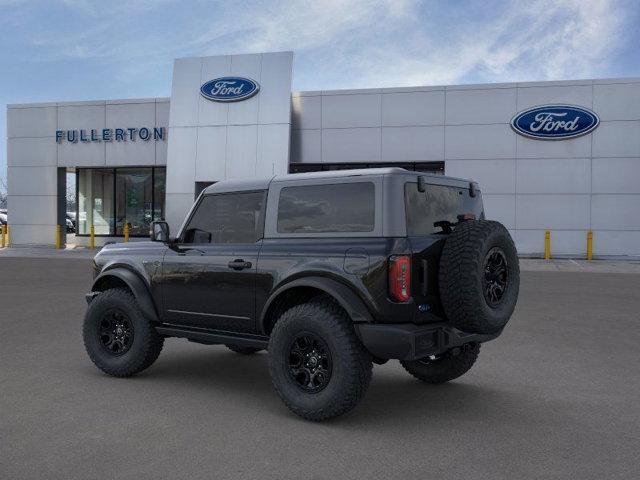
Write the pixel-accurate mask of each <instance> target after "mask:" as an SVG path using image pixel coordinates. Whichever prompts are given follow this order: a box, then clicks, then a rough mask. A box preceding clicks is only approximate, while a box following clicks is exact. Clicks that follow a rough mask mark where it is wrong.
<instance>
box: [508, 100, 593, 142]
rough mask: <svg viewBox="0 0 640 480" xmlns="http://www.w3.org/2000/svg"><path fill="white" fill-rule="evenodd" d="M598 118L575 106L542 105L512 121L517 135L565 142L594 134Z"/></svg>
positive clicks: (589, 111)
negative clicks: (567, 139)
mask: <svg viewBox="0 0 640 480" xmlns="http://www.w3.org/2000/svg"><path fill="white" fill-rule="evenodd" d="M599 123H600V119H599V118H598V116H597V115H596V114H595V113H594V112H592V111H591V110H588V109H586V108H584V107H578V106H575V105H542V106H539V107H533V108H530V109H528V110H524V111H523V112H520V113H518V114H517V115H516V116H515V117H513V118H512V119H511V128H513V129H514V130H515V131H516V133H519V134H520V135H524V136H525V137H529V138H533V139H537V140H564V139H566V138H574V137H579V136H580V135H586V134H587V133H589V132H592V131H593V130H594V129H595V128H596V127H597V126H598V124H599Z"/></svg>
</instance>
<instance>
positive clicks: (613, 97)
mask: <svg viewBox="0 0 640 480" xmlns="http://www.w3.org/2000/svg"><path fill="white" fill-rule="evenodd" d="M593 109H594V111H596V112H597V113H598V116H599V117H600V119H601V120H603V121H606V120H640V82H638V83H626V84H624V83H621V84H613V85H594V86H593Z"/></svg>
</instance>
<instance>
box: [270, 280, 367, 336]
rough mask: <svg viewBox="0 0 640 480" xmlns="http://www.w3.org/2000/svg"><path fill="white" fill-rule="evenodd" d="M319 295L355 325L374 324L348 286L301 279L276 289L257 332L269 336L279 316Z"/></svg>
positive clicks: (358, 298)
mask: <svg viewBox="0 0 640 480" xmlns="http://www.w3.org/2000/svg"><path fill="white" fill-rule="evenodd" d="M319 295H327V296H329V297H331V298H332V299H333V300H334V301H335V302H336V303H338V304H339V305H340V306H341V307H342V308H343V309H344V310H345V311H346V312H347V314H348V315H349V317H350V318H351V320H352V321H353V322H354V323H363V322H373V317H372V316H371V313H370V312H369V310H368V309H367V307H366V305H365V303H364V302H363V301H362V300H361V299H360V297H358V295H357V294H356V293H355V292H354V291H353V290H352V289H351V288H349V287H348V286H346V285H344V284H342V283H340V282H338V281H336V280H333V279H330V278H326V277H303V278H298V279H296V280H293V281H291V282H288V283H286V284H284V285H282V286H280V287H278V288H277V289H276V290H275V291H274V292H273V293H272V294H271V296H270V297H269V299H268V300H267V302H266V303H265V305H264V307H263V309H262V312H261V314H260V318H259V322H260V323H259V330H260V332H261V333H263V334H265V335H270V334H271V330H272V329H273V326H274V325H275V323H276V321H277V319H278V317H279V316H280V314H281V313H283V312H284V311H285V310H287V309H289V308H291V307H292V306H294V305H299V304H301V303H304V302H306V301H308V300H310V299H311V298H313V297H316V296H319Z"/></svg>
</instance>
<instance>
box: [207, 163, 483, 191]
mask: <svg viewBox="0 0 640 480" xmlns="http://www.w3.org/2000/svg"><path fill="white" fill-rule="evenodd" d="M392 175H393V176H396V175H399V176H412V177H417V176H423V177H428V178H429V179H430V180H432V181H433V182H434V183H443V181H445V182H446V183H452V182H453V183H456V184H459V185H458V186H460V187H466V186H468V185H469V182H470V180H466V179H463V178H456V177H448V176H445V175H439V174H435V173H426V172H415V171H411V170H406V169H404V168H398V167H387V168H361V169H353V170H328V171H323V172H305V173H291V174H287V175H276V176H273V177H263V178H246V179H235V180H222V181H220V182H217V183H214V184H213V185H210V186H208V187H207V188H206V189H205V190H204V192H203V193H204V194H205V195H208V194H212V193H230V192H238V191H250V190H267V189H268V188H269V185H270V184H271V182H274V183H281V182H283V183H284V182H291V181H300V180H313V179H331V178H336V179H337V178H348V177H379V176H392Z"/></svg>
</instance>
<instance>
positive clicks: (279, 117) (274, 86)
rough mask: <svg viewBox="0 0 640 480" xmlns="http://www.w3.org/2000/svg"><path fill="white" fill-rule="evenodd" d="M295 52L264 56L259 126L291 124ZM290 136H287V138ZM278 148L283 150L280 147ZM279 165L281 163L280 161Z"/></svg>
mask: <svg viewBox="0 0 640 480" xmlns="http://www.w3.org/2000/svg"><path fill="white" fill-rule="evenodd" d="M292 63H293V52H277V53H272V54H270V55H262V71H261V75H260V85H261V87H260V89H261V94H259V95H258V96H257V99H258V102H259V106H258V124H260V125H267V124H285V125H288V124H290V123H291V100H290V99H291V65H292ZM288 137H289V135H288V134H287V138H288ZM278 148H280V149H281V148H282V146H279V147H278ZM278 163H281V162H280V161H278Z"/></svg>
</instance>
